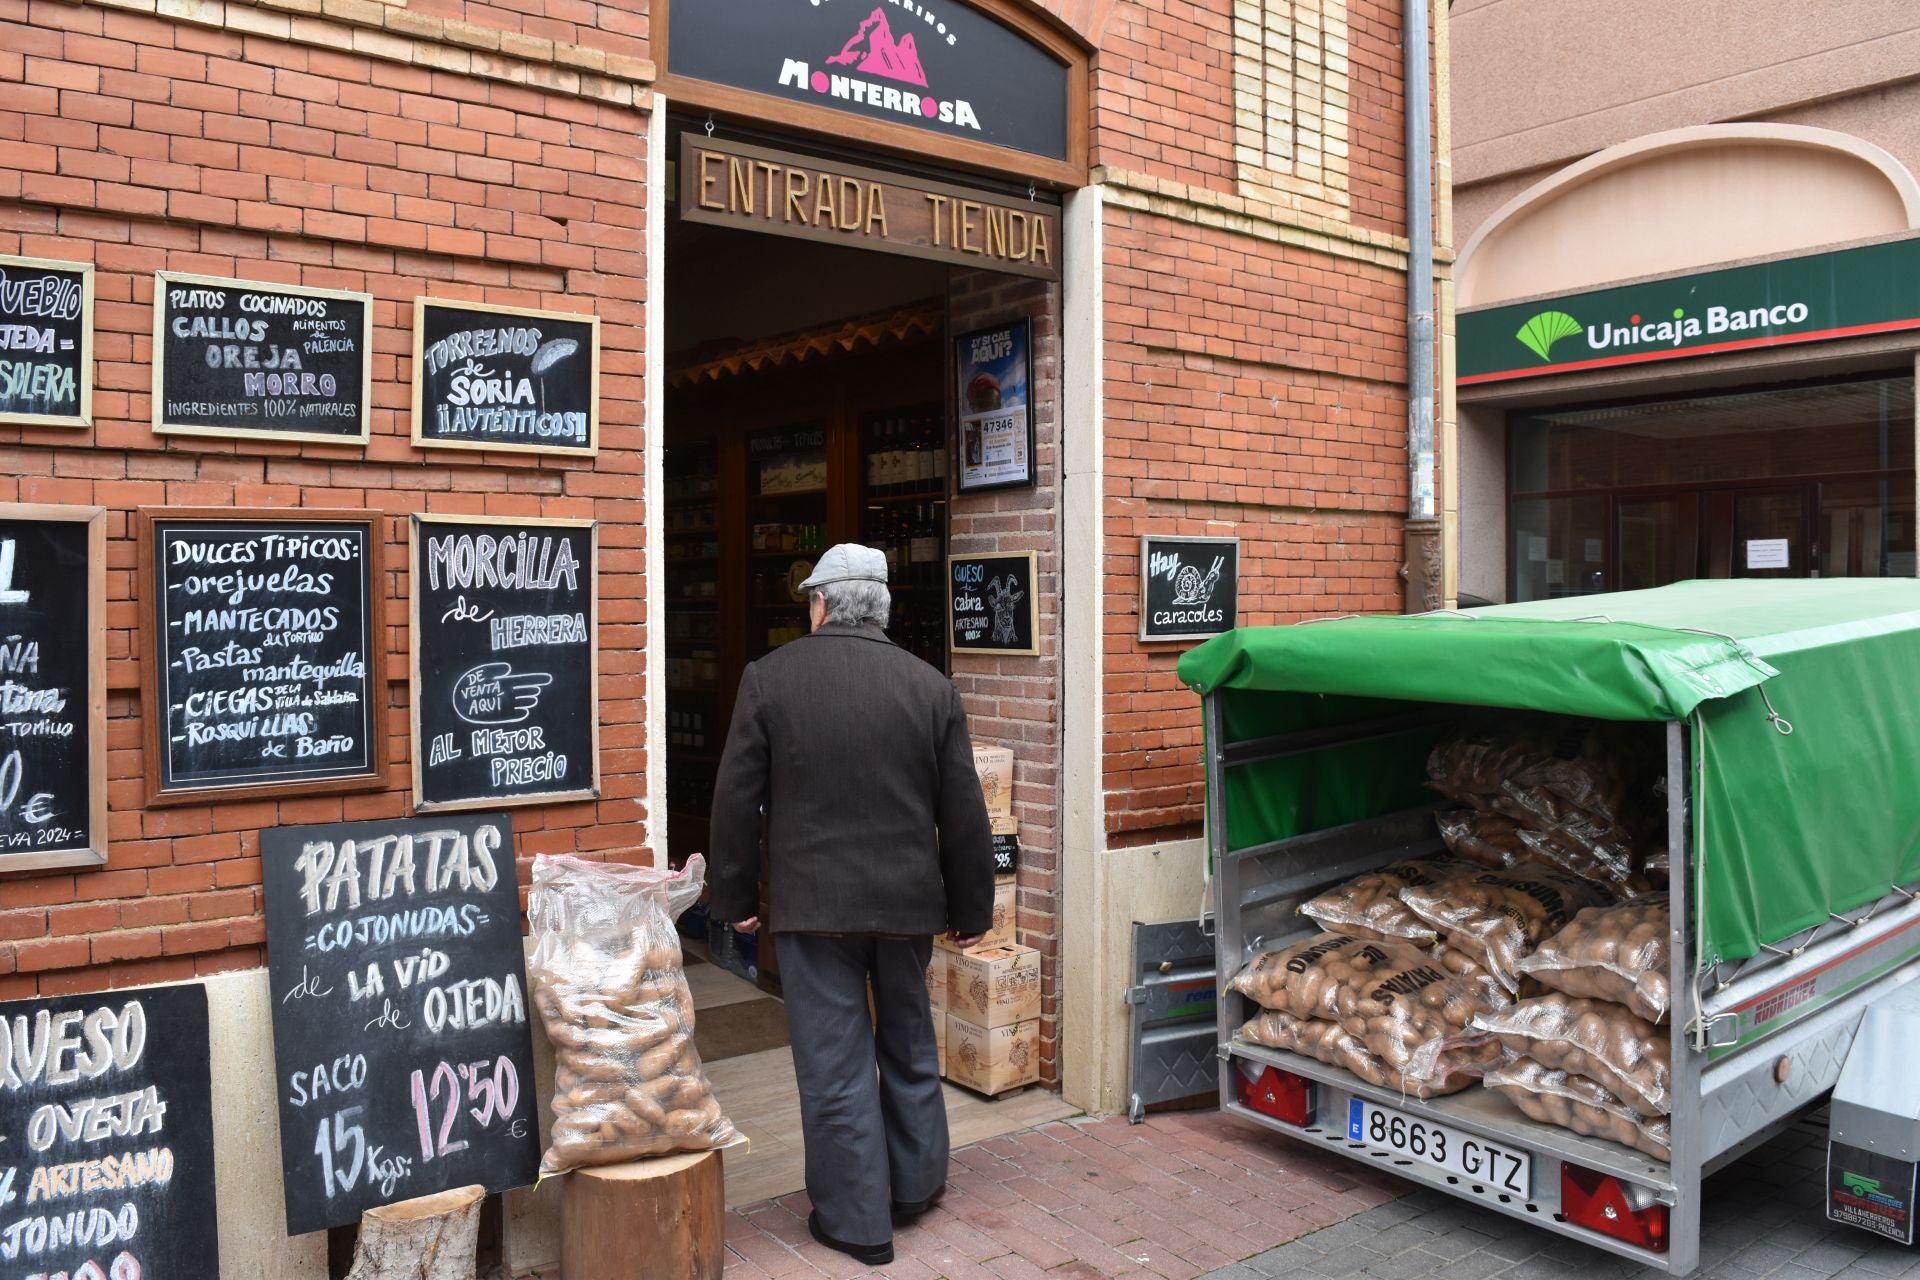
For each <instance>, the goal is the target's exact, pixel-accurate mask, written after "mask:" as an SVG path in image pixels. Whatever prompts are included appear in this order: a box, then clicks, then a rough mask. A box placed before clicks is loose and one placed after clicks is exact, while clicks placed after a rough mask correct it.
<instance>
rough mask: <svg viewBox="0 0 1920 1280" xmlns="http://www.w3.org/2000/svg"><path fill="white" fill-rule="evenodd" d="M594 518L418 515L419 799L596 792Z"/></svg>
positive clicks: (448, 803) (457, 803)
mask: <svg viewBox="0 0 1920 1280" xmlns="http://www.w3.org/2000/svg"><path fill="white" fill-rule="evenodd" d="M594 542H595V529H594V524H593V522H592V521H590V520H475V519H471V518H468V517H461V516H415V517H414V518H413V576H412V582H413V640H412V645H411V648H412V651H413V800H414V806H415V807H416V808H418V809H420V810H421V811H422V812H425V811H428V810H432V809H460V808H469V809H470V808H475V807H482V806H489V805H492V806H498V805H503V804H545V803H549V802H551V801H556V800H590V799H592V798H594V797H595V796H597V795H598V794H599V790H598V787H599V778H600V716H599V706H600V698H599V687H600V659H599V645H598V644H597V643H596V635H595V631H596V628H597V627H598V626H599V613H600V603H599V598H598V594H597V591H596V587H595V581H594Z"/></svg>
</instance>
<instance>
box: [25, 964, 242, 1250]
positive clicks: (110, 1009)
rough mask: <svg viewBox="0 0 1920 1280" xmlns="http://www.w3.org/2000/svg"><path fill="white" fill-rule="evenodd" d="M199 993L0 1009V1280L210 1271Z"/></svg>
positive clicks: (203, 1017) (209, 1147)
mask: <svg viewBox="0 0 1920 1280" xmlns="http://www.w3.org/2000/svg"><path fill="white" fill-rule="evenodd" d="M208 1058H209V1052H208V1044H207V989H206V988H205V987H204V986H201V985H200V984H198V983H193V984H189V985H185V986H171V987H150V988H147V989H146V990H142V991H111V992H100V993H97V994H93V995H81V996H52V997H48V998H46V999H40V1000H19V1001H14V1002H12V1003H8V1004H0V1064H4V1067H3V1068H0V1223H4V1225H3V1226H0V1280H37V1278H39V1277H47V1278H49V1280H50V1278H51V1277H54V1276H67V1277H71V1278H72V1280H80V1277H83V1276H85V1277H93V1278H97V1280H175V1277H179V1278H181V1280H186V1278H188V1277H191V1278H192V1280H203V1278H204V1277H209V1276H217V1275H219V1274H220V1233H219V1231H218V1229H217V1226H216V1224H217V1223H218V1221H219V1215H218V1213H217V1211H216V1205H215V1203H214V1190H213V1089H212V1083H211V1081H210V1079H209V1074H210V1073H209V1068H208Z"/></svg>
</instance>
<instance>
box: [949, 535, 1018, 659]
mask: <svg viewBox="0 0 1920 1280" xmlns="http://www.w3.org/2000/svg"><path fill="white" fill-rule="evenodd" d="M1035 586H1036V582H1035V577H1034V554H1033V552H1031V551H1015V552H1012V553H1010V554H1007V555H985V556H949V557H947V590H948V600H947V623H948V631H949V633H950V638H951V640H952V642H953V651H954V652H955V653H1002V654H1012V655H1024V656H1028V657H1031V656H1033V655H1034V654H1037V653H1039V652H1040V643H1039V640H1038V638H1037V636H1036V632H1035V625H1034V624H1035V619H1036V617H1037V614H1036V602H1035V594H1036V592H1035Z"/></svg>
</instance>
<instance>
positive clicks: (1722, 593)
mask: <svg viewBox="0 0 1920 1280" xmlns="http://www.w3.org/2000/svg"><path fill="white" fill-rule="evenodd" d="M1180 675H1181V678H1182V679H1183V680H1185V681H1186V682H1187V683H1188V684H1189V685H1190V686H1192V687H1193V688H1194V689H1195V690H1196V691H1198V692H1200V693H1202V694H1210V693H1216V692H1217V693H1218V694H1219V695H1220V701H1221V710H1222V713H1223V721H1222V722H1223V725H1224V732H1225V735H1226V738H1227V740H1228V741H1229V742H1237V741H1244V740H1246V739H1249V738H1257V737H1264V736H1267V735H1270V734H1274V733H1280V732H1286V731H1289V730H1293V729H1299V728H1307V727H1314V726H1318V725H1325V724H1336V723H1342V722H1347V721H1353V720H1361V719H1374V718H1378V717H1380V716H1382V715H1391V714H1393V713H1394V712H1396V711H1401V712H1404V711H1407V710H1409V709H1410V708H1409V707H1408V706H1407V704H1409V703H1416V704H1417V703H1441V704H1453V705H1466V706H1481V707H1501V708H1509V709H1515V710H1526V711H1541V712H1551V713H1557V714H1563V715H1576V716H1590V717H1595V718H1599V719H1605V720H1625V721H1665V720H1685V721H1687V722H1689V723H1690V724H1691V725H1692V727H1693V729H1694V750H1695V755H1696V761H1697V764H1698V777H1697V783H1696V787H1695V811H1694V815H1693V817H1694V840H1695V850H1696V859H1695V864H1696V865H1695V877H1694V890H1695V894H1696V899H1695V903H1696V910H1697V912H1698V919H1699V923H1700V928H1701V936H1702V939H1703V943H1702V953H1703V954H1704V955H1707V956H1714V955H1717V956H1719V957H1721V958H1722V959H1725V960H1738V959H1744V958H1745V957H1747V956H1750V955H1753V954H1754V953H1755V952H1756V951H1758V950H1759V947H1760V945H1761V944H1762V943H1768V942H1777V941H1780V940H1782V939H1786V938H1790V937H1791V936H1792V935H1793V934H1795V933H1797V932H1800V931H1802V930H1805V929H1808V928H1810V927H1812V926H1814V925H1816V924H1820V923H1822V922H1824V921H1825V920H1827V919H1828V913H1829V912H1846V911H1849V910H1851V909H1853V908H1856V907H1859V906H1862V905H1863V904H1865V903H1869V902H1872V901H1874V900H1876V899H1878V898H1880V897H1883V896H1885V894H1886V893H1887V892H1888V890H1889V889H1890V888H1891V887H1893V886H1895V885H1902V886H1911V885H1912V884H1914V882H1916V881H1920V785H1916V779H1920V582H1916V581H1914V580H1912V579H1828V580H1804V579H1794V580H1775V581H1756V580H1745V581H1731V582H1724V581H1723V582H1688V583H1680V584H1678V585H1675V586H1671V587H1663V588H1660V589H1659V590H1655V591H1635V592H1623V593H1619V594H1615V595H1598V596H1581V597H1578V598H1575V599H1569V600H1557V601H1549V602H1541V603H1535V604H1525V605H1501V606H1496V607H1493V608H1489V609H1476V610H1471V611H1468V612H1465V613H1460V614H1429V615H1425V616H1421V617H1413V618H1399V617H1366V618H1342V619H1334V620H1330V621H1326V622H1315V623H1304V624H1301V625H1298V626H1292V627H1264V628H1247V629H1242V630H1239V631H1234V632H1229V633H1228V634H1226V635H1223V636H1219V637H1216V638H1215V639H1213V640H1211V641H1209V642H1207V643H1206V644H1204V645H1202V646H1200V647H1199V648H1197V649H1194V650H1193V651H1191V652H1190V653H1188V654H1187V655H1186V656H1185V657H1184V658H1183V659H1182V660H1181V663H1180ZM1763 695H1764V696H1763ZM1768 701H1771V703H1772V706H1773V708H1774V710H1775V711H1777V712H1778V714H1779V716H1780V717H1781V719H1782V720H1784V721H1785V722H1787V723H1790V724H1791V725H1792V727H1793V732H1792V733H1791V734H1783V733H1781V732H1779V730H1778V728H1777V727H1776V724H1775V723H1774V722H1773V721H1772V720H1770V719H1769V716H1768V707H1767V702H1768ZM1436 732H1437V730H1435V729H1433V728H1431V727H1424V728H1423V727H1414V728H1409V729H1408V730H1407V731H1405V732H1403V733H1400V734H1397V735H1394V736H1390V737H1387V738H1384V739H1381V740H1379V741H1377V742H1374V743H1367V744H1359V745H1349V746H1345V747H1341V748H1337V749H1334V750H1332V751H1324V752H1318V753H1313V754H1310V755H1307V756H1299V757H1293V758H1290V759H1287V760H1282V761H1275V762H1271V763H1269V764H1265V765H1249V766H1245V767H1242V768H1239V769H1236V770H1234V771H1233V773H1234V775H1235V776H1230V777H1229V780H1228V789H1227V796H1226V800H1227V805H1226V808H1227V819H1228V821H1227V827H1228V830H1227V837H1228V842H1229V846H1230V847H1235V848H1238V847H1243V846H1245V845H1248V844H1252V843H1258V842H1260V841H1263V840H1270V839H1276V838H1279V837H1281V836H1286V835H1293V834H1298V833H1299V832H1302V831H1308V830H1314V829H1318V828H1320V827H1324V826H1329V825H1333V824H1335V823H1339V822H1348V821H1354V820H1357V819H1360V818H1364V817H1368V816H1372V815H1373V814H1377V813H1383V812H1387V811H1390V810H1392V809H1394V808H1400V807H1405V806H1407V805H1410V804H1414V803H1418V802H1419V801H1420V800H1421V798H1422V797H1423V795H1424V794H1425V793H1424V792H1423V787H1422V784H1423V783H1424V775H1423V773H1422V772H1421V769H1420V762H1421V761H1423V760H1424V756H1425V751H1426V749H1427V748H1428V747H1429V746H1430V745H1431V743H1432V741H1433V739H1434V736H1435V734H1436Z"/></svg>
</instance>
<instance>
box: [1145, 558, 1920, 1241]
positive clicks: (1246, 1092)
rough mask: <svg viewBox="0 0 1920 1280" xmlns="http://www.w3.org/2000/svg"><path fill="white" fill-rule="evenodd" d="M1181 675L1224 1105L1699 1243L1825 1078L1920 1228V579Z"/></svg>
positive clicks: (1606, 1227) (1658, 597)
mask: <svg viewBox="0 0 1920 1280" xmlns="http://www.w3.org/2000/svg"><path fill="white" fill-rule="evenodd" d="M1180 674H1181V678H1182V679H1183V680H1184V681H1185V682H1186V683H1187V684H1188V686H1189V687H1191V688H1192V689H1193V690H1195V691H1196V692H1198V693H1199V694H1200V695H1201V696H1202V698H1203V700H1204V723H1205V747H1204V754H1205V765H1206V784H1207V838H1208V844H1209V855H1210V867H1211V874H1212V878H1213V884H1212V894H1211V908H1210V910H1211V914H1212V923H1213V927H1214V930H1215V946H1216V964H1217V971H1218V973H1219V975H1220V978H1221V980H1222V983H1223V992H1222V998H1221V1000H1220V1001H1219V1005H1218V1008H1219V1014H1218V1024H1217V1036H1218V1054H1219V1058H1220V1071H1219V1088H1220V1103H1221V1106H1222V1108H1223V1109H1224V1110H1226V1111H1228V1112H1230V1113H1232V1114H1234V1115H1236V1116H1239V1117H1242V1118H1244V1119H1245V1120H1247V1121H1249V1122H1251V1123H1255V1124H1259V1125H1263V1126H1265V1127H1267V1128H1269V1129H1272V1130H1275V1131H1277V1132H1279V1133H1282V1134H1285V1135H1288V1136H1289V1137H1291V1138H1293V1139H1295V1140H1298V1141H1301V1142H1305V1143H1309V1144H1311V1145H1313V1146H1315V1147H1318V1148H1321V1149H1323V1150H1326V1151H1330V1152H1335V1153H1338V1154H1340V1155H1342V1156H1345V1157H1348V1158H1351V1159H1353V1160H1356V1161H1360V1162H1364V1163H1367V1164H1370V1165H1374V1166H1376V1167H1379V1168H1383V1169H1386V1170H1388V1171H1390V1172H1392V1173H1394V1174H1396V1175H1398V1176H1400V1177H1403V1178H1406V1179H1408V1180H1410V1181H1413V1182H1416V1183H1420V1184H1422V1185H1425V1186H1429V1187H1432V1188H1435V1189H1438V1190H1440V1191H1443V1192H1446V1193H1449V1194H1452V1195H1455V1196H1459V1197H1461V1198H1463V1199H1466V1200H1469V1201H1473V1202H1476V1203H1479V1204H1482V1205H1485V1206H1487V1207H1489V1208H1490V1209H1493V1210H1495V1211H1497V1212H1500V1213H1503V1214H1507V1215H1510V1216H1512V1217H1516V1218H1520V1219H1523V1220H1526V1221H1529V1222H1532V1223H1535V1224H1537V1225H1538V1226H1540V1227H1542V1228H1544V1229H1546V1230H1548V1231H1552V1232H1557V1233H1559V1234H1562V1235H1566V1236H1569V1237H1572V1238H1574V1239H1577V1240H1580V1241H1583V1242H1585V1243H1587V1244H1589V1245H1592V1246H1594V1247H1595V1248H1598V1249H1603V1250H1606V1251H1609V1252H1611V1253H1613V1254H1616V1255H1620V1256H1622V1257H1625V1258H1629V1259H1632V1260H1634V1261H1636V1262H1640V1263H1643V1264H1646V1265H1650V1266H1653V1267H1655V1268H1658V1269H1661V1270H1665V1271H1667V1272H1670V1273H1672V1274H1675V1275H1685V1274H1687V1273H1689V1272H1691V1271H1693V1270H1694V1269H1695V1268H1696V1267H1697V1266H1698V1265H1699V1264H1700V1262H1701V1260H1702V1259H1701V1254H1700V1219H1701V1196H1702V1186H1703V1180H1704V1179H1705V1178H1706V1177H1707V1176H1708V1175H1709V1174H1711V1173H1712V1172H1714V1171H1715V1170H1717V1169H1719V1168H1721V1167H1722V1166H1724V1165H1726V1164H1727V1163H1729V1162H1730V1161H1732V1160H1735V1159H1737V1158H1738V1157H1740V1156H1741V1155H1743V1154H1745V1153H1747V1152H1749V1151H1752V1150H1753V1149H1754V1148H1756V1147H1757V1146H1759V1145H1760V1144H1762V1143H1764V1142H1766V1141H1767V1140H1769V1139H1770V1138H1771V1137H1773V1136H1775V1135H1776V1134H1779V1133H1780V1132H1782V1131H1783V1130H1784V1129H1786V1128H1787V1127H1788V1126H1789V1125H1792V1124H1794V1123H1796V1122H1798V1121H1800V1120H1802V1119H1804V1118H1805V1117H1806V1116H1807V1114H1808V1113H1809V1112H1811V1111H1813V1110H1814V1109H1816V1108H1818V1107H1820V1106H1822V1105H1827V1104H1831V1106H1830V1112H1829V1126H1830V1131H1829V1139H1830V1141H1829V1170H1828V1180H1827V1182H1828V1202H1827V1205H1826V1213H1827V1216H1828V1217H1829V1218H1831V1219H1833V1220H1835V1221H1837V1222H1844V1223H1848V1224H1850V1225H1852V1226H1856V1227H1860V1228H1862V1229H1865V1230H1868V1231H1872V1232H1875V1233H1877V1234H1880V1235H1882V1236H1887V1237H1892V1238H1894V1239H1896V1240H1902V1241H1904V1242H1905V1243H1907V1244H1909V1245H1911V1244H1912V1242H1913V1229H1914V1219H1913V1214H1914V1211H1915V1205H1914V1198H1915V1170H1916V1165H1917V1163H1920V1071H1916V1070H1915V1069H1914V1067H1913V1065H1912V1064H1913V1063H1915V1062H1920V984H1917V983H1916V982H1915V980H1916V979H1917V978H1920V783H1917V782H1916V780H1917V779H1920V583H1917V582H1915V581H1913V580H1892V579H1888V580H1864V579H1862V580H1838V579H1834V580H1792V581H1732V582H1695V583H1682V584H1678V585H1675V586H1672V587H1665V588H1660V589H1657V590H1651V591H1640V592H1629V593H1619V594H1614V595H1604V596H1586V597H1580V598H1570V599H1563V600H1556V601H1545V602H1537V603H1531V604H1524V605H1503V606H1494V607H1491V608H1483V609H1476V610H1471V611H1465V612H1447V613H1439V614H1426V615H1420V616H1415V617H1350V618H1341V619H1331V620H1326V621H1320V622H1311V623H1302V624H1299V625H1296V626H1289V627H1267V628H1243V629H1240V630H1237V631H1233V632H1229V633H1227V634H1225V635H1222V636H1218V637H1215V638H1214V639H1213V640H1211V641H1209V642H1207V643H1206V644H1204V645H1201V646H1200V647H1198V648H1196V649H1194V650H1192V651H1191V652H1189V653H1188V654H1186V655H1185V656H1184V658H1183V659H1182V661H1181V663H1180ZM1503 735H1505V736H1504V737H1503ZM1516 742H1518V743H1520V744H1521V745H1515V743H1516ZM1529 744H1531V745H1529ZM1503 771H1504V772H1503ZM1569 779H1573V781H1569ZM1583 787H1584V788H1587V789H1588V790H1589V791H1593V792H1594V793H1595V795H1597V794H1598V793H1600V792H1605V793H1606V796H1607V797H1609V798H1600V799H1596V798H1594V795H1587V794H1582V793H1581V790H1580V789H1581V788H1583ZM1463 797H1464V800H1463ZM1498 858H1504V859H1505V862H1504V864H1496V859H1498ZM1476 860H1477V861H1476ZM1660 881H1664V894H1665V896H1664V898H1661V897H1659V896H1658V892H1657V891H1655V892H1650V891H1651V890H1654V887H1655V886H1657V885H1658V884H1659V882H1660ZM1435 882H1438V884H1437V885H1436V883H1435ZM1582 885H1584V886H1585V887H1584V888H1583V887H1581V886H1582ZM1409 920H1412V921H1415V922H1425V923H1424V925H1422V926H1421V927H1419V928H1415V929H1408V928H1405V927H1404V926H1405V925H1406V923H1407V922H1408V921H1409ZM1409 947H1411V948H1414V949H1415V950H1414V951H1409V950H1408V948H1409ZM1416 952H1417V954H1416ZM1648 956H1657V957H1658V962H1657V963H1651V964H1650V963H1647V962H1646V961H1645V957H1648ZM1629 957H1637V958H1638V959H1637V960H1633V959H1630V958H1629ZM1636 964H1637V966H1638V967H1635V966H1636Z"/></svg>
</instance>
